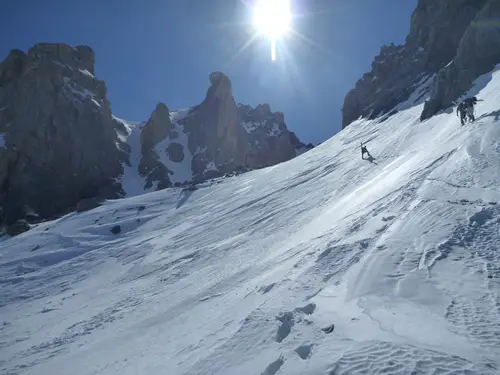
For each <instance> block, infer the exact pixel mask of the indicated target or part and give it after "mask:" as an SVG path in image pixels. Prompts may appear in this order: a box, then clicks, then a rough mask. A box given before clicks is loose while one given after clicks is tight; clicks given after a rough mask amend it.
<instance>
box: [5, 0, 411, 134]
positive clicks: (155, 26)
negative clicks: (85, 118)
mask: <svg viewBox="0 0 500 375" xmlns="http://www.w3.org/2000/svg"><path fill="white" fill-rule="evenodd" d="M246 1H247V2H249V1H251V0H246ZM416 3H417V0H292V8H293V12H294V13H297V14H299V15H300V18H297V19H295V20H294V21H293V25H292V27H293V28H294V29H295V30H296V31H297V32H298V33H300V34H301V35H303V36H305V37H306V38H307V39H308V40H309V42H306V41H304V40H301V39H300V38H296V37H291V36H290V37H289V38H287V39H286V40H284V41H282V42H280V44H279V45H278V48H279V49H278V58H277V61H275V62H272V61H271V60H270V56H269V49H268V48H269V46H268V43H267V42H266V41H264V40H258V41H257V42H256V43H254V44H253V45H251V47H249V48H247V49H246V50H245V51H243V52H242V53H239V54H236V52H237V51H238V50H239V49H240V48H241V47H242V46H243V45H244V44H245V42H246V41H247V40H248V39H249V38H250V37H251V36H252V33H253V29H252V26H251V24H250V21H251V12H250V10H249V8H248V6H245V5H244V4H243V3H242V2H241V0H147V1H140V2H139V1H136V0H86V1H74V0H44V1H40V0H2V12H0V59H3V58H5V57H6V56H7V54H8V52H9V50H11V49H13V48H18V49H22V50H25V51H26V50H27V49H28V48H30V47H31V46H32V45H33V44H35V43H37V42H64V43H68V44H71V45H73V46H75V45H81V44H85V45H89V46H90V47H92V49H93V50H94V51H95V53H96V75H97V77H98V78H99V79H102V80H105V81H106V85H107V88H108V99H109V100H110V101H111V107H112V110H113V113H114V114H115V115H117V116H118V117H121V118H124V119H127V120H131V121H142V120H147V118H148V117H149V115H150V114H151V111H152V110H153V109H154V108H155V106H156V104H157V103H158V102H160V101H161V102H164V103H165V104H167V105H168V107H169V108H170V109H177V108H186V107H189V106H192V105H196V104H199V103H200V102H201V101H202V100H203V99H204V97H205V93H206V90H207V88H208V84H209V81H208V76H209V74H210V73H211V72H213V71H216V70H220V71H223V72H224V73H226V74H227V75H228V76H229V78H230V79H231V82H232V85H233V94H234V97H235V100H236V101H237V102H241V103H245V104H250V105H252V106H255V105H257V104H259V103H269V105H270V106H271V109H272V110H273V111H281V112H283V113H284V114H285V121H286V122H287V125H288V127H289V128H290V129H291V130H293V131H295V132H296V133H297V135H298V136H299V138H300V139H301V140H303V141H305V142H314V143H317V142H322V141H324V140H326V139H327V138H329V137H331V136H332V135H333V134H335V133H336V132H338V131H339V130H340V127H341V126H340V124H341V112H340V110H341V107H342V104H343V100H344V96H345V94H346V93H347V91H348V90H350V89H351V88H352V87H353V86H354V84H355V82H356V81H357V80H358V79H359V78H360V77H361V76H362V74H363V73H365V72H366V71H368V70H369V69H370V64H371V61H372V59H373V57H374V56H375V55H376V54H378V53H379V51H380V47H381V46H382V45H383V44H390V43H391V42H394V43H396V44H399V43H403V42H404V39H405V37H406V35H407V34H408V31H409V25H410V17H411V13H412V12H413V9H414V8H415V7H416Z"/></svg>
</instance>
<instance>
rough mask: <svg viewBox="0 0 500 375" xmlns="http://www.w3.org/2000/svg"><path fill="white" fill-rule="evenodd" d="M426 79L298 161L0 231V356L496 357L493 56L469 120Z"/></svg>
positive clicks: (7, 363)
mask: <svg viewBox="0 0 500 375" xmlns="http://www.w3.org/2000/svg"><path fill="white" fill-rule="evenodd" d="M421 84H422V87H421V88H419V89H417V92H416V93H414V95H412V97H411V98H410V99H409V100H408V101H407V102H406V103H402V104H401V105H400V106H399V107H398V108H399V112H397V113H395V114H394V115H392V116H391V117H389V118H384V117H382V118H381V119H380V120H373V121H367V120H359V121H357V122H355V123H353V124H352V125H350V126H349V127H348V128H347V129H345V130H344V131H342V132H341V133H339V134H338V135H336V136H335V137H333V138H332V139H330V140H329V141H327V142H324V143H323V144H321V145H319V146H318V147H316V148H315V149H313V150H312V151H310V152H308V153H305V154H303V155H301V156H299V157H297V158H295V159H293V160H291V161H289V162H286V163H283V164H280V165H276V166H273V167H270V168H266V169H262V170H258V171H253V172H249V173H246V174H244V175H240V176H238V177H234V178H230V179H225V180H224V181H222V182H220V183H213V184H211V183H206V184H203V185H200V186H201V187H200V188H199V189H198V190H195V191H192V192H183V191H182V189H177V188H175V189H167V190H163V191H158V192H153V193H149V194H143V195H138V196H134V197H131V198H127V199H123V200H117V201H108V202H106V203H105V205H103V206H102V207H99V208H97V209H95V210H92V211H89V212H84V213H71V214H69V215H67V216H65V217H63V218H61V219H58V220H55V221H53V222H47V223H43V224H40V225H38V226H37V227H36V228H33V229H32V230H30V231H29V232H27V233H25V234H22V235H20V236H18V237H15V238H11V239H6V238H0V314H1V317H2V320H1V321H0V332H1V335H0V369H1V371H2V373H6V374H10V375H14V374H37V375H44V374H54V373H71V374H75V375H83V374H125V375H127V374H137V373H141V374H189V375H196V374H200V375H201V374H203V375H205V374H217V375H234V374H238V375H253V374H264V375H282V374H292V375H293V374H297V375H299V374H326V375H339V374H498V373H500V296H499V293H500V255H499V254H500V252H499V250H500V249H499V247H500V191H499V189H498V186H500V159H499V158H498V155H499V153H500V121H499V118H498V111H499V107H500V90H499V87H500V71H499V70H496V71H494V72H493V73H492V74H491V73H490V74H488V75H485V76H484V77H481V78H480V79H478V81H477V86H476V87H474V88H473V89H472V91H471V92H473V93H474V94H477V96H478V97H480V98H483V99H485V101H484V102H481V103H480V104H479V105H478V106H477V110H476V112H477V120H476V122H475V123H472V124H467V125H466V126H464V127H462V128H461V127H460V123H459V120H458V119H457V118H456V116H455V115H454V113H452V112H450V111H447V112H443V113H441V114H438V115H437V116H435V117H433V118H432V119H430V120H427V121H424V122H419V121H418V117H419V115H420V112H421V110H422V105H423V100H424V99H425V90H426V88H425V85H427V84H428V82H427V81H426V80H425V79H422V81H421ZM360 141H369V142H368V145H367V147H368V149H369V151H370V153H371V154H372V155H373V156H375V157H376V160H374V161H375V162H376V163H377V164H374V163H370V162H369V161H365V160H361V158H360V156H361V155H360V151H359V142H360ZM133 163H134V162H132V164H133ZM115 225H120V227H121V233H120V234H118V235H114V234H112V233H111V232H110V229H111V228H112V227H113V226H115Z"/></svg>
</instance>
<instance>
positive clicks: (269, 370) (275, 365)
mask: <svg viewBox="0 0 500 375" xmlns="http://www.w3.org/2000/svg"><path fill="white" fill-rule="evenodd" d="M284 363H285V360H284V358H283V356H280V357H279V358H278V359H277V360H276V361H274V362H271V363H270V364H269V365H268V366H267V367H266V369H265V370H264V371H263V372H261V375H274V374H276V373H277V372H278V371H279V369H280V368H281V366H283V364H284Z"/></svg>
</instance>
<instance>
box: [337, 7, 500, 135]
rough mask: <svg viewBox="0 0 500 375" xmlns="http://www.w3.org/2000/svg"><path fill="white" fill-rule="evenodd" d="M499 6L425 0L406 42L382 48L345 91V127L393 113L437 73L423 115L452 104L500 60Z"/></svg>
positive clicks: (343, 118)
mask: <svg viewBox="0 0 500 375" xmlns="http://www.w3.org/2000/svg"><path fill="white" fill-rule="evenodd" d="M499 6H500V2H498V1H497V0H420V1H419V2H418V5H417V8H416V9H415V11H414V13H413V16H412V19H411V27H410V33H409V35H408V36H407V38H406V43H405V44H404V45H401V46H395V45H391V46H384V47H382V49H381V52H380V55H378V56H376V57H375V59H374V61H373V63H372V70H371V72H369V73H366V74H365V75H364V76H363V78H362V79H360V80H359V81H358V82H357V83H356V86H355V88H354V89H353V90H351V91H350V92H349V93H348V94H347V95H346V98H345V101H344V106H343V108H342V127H343V128H345V127H346V126H348V125H349V124H350V123H351V122H352V121H354V120H356V119H358V118H360V117H363V118H370V119H373V118H376V117H378V116H381V115H383V114H388V113H391V111H393V110H394V107H395V106H396V105H397V104H398V103H401V102H403V101H406V100H407V99H408V98H409V97H410V95H411V94H412V93H413V92H414V91H415V88H416V87H417V86H419V84H420V83H421V82H422V81H423V80H424V79H426V78H429V77H431V76H434V75H435V78H434V81H433V83H432V87H431V93H430V99H429V101H428V103H427V104H426V106H425V109H424V111H423V113H422V119H424V118H427V117H429V116H432V115H434V114H435V113H437V112H438V111H439V110H441V109H443V108H446V107H447V106H449V105H450V104H451V103H452V101H453V100H455V99H456V98H458V97H459V96H460V95H462V94H463V93H464V92H465V91H466V90H467V89H468V88H470V86H471V83H472V80H473V79H475V78H477V77H478V76H479V75H481V74H483V73H485V72H487V71H490V70H491V69H492V66H493V65H494V64H496V63H498V62H500V58H499V51H500V48H499V26H498V23H497V22H496V21H495V20H498V17H499V16H500V14H499ZM450 62H451V63H450ZM424 94H425V93H424Z"/></svg>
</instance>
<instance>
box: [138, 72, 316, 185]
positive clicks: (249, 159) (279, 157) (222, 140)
mask: <svg viewBox="0 0 500 375" xmlns="http://www.w3.org/2000/svg"><path fill="white" fill-rule="evenodd" d="M209 80H210V86H209V88H208V91H207V94H206V96H205V99H204V100H203V102H202V103H201V104H199V105H196V106H194V107H191V108H188V109H186V110H182V111H170V110H169V109H168V107H167V106H166V105H165V104H162V103H160V104H158V106H157V107H156V110H155V111H154V112H153V114H152V116H151V118H150V119H149V120H148V121H147V122H146V124H145V125H144V127H143V128H142V132H141V146H140V147H141V160H140V167H139V170H140V173H141V175H142V176H143V177H144V178H145V181H146V183H145V185H144V187H145V189H151V188H152V189H160V188H164V187H168V186H172V185H175V184H182V183H185V182H187V181H203V180H206V179H209V178H213V177H218V176H222V175H225V174H228V173H231V172H233V171H235V170H239V169H242V168H243V169H249V168H250V169H252V168H261V167H265V166H270V165H274V164H277V163H280V162H284V161H287V160H290V159H292V158H294V157H295V156H297V155H298V154H300V153H302V152H305V151H307V150H309V149H310V148H312V145H304V144H303V143H302V142H300V141H299V140H298V139H297V137H296V136H295V134H294V133H293V132H290V131H289V130H288V129H287V127H286V124H285V122H284V116H283V114H282V113H280V112H276V113H273V112H271V109H270V107H269V105H267V104H264V105H259V106H257V107H256V108H255V109H254V108H251V107H250V106H248V105H243V104H236V102H235V100H234V98H233V94H232V90H231V82H230V80H229V78H228V77H227V76H226V75H224V74H223V73H221V72H214V73H212V74H211V75H210V77H209Z"/></svg>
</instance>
